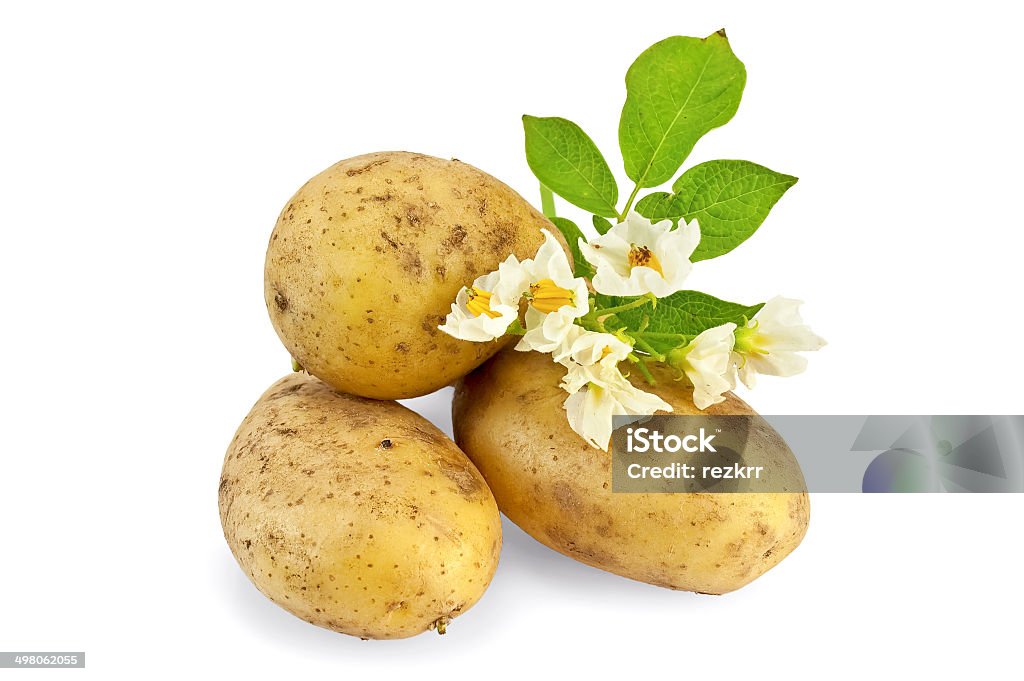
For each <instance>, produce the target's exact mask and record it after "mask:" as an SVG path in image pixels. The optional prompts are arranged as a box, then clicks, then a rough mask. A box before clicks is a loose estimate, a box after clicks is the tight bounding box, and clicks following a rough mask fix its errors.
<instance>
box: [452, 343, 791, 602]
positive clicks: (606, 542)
mask: <svg viewBox="0 0 1024 681" xmlns="http://www.w3.org/2000/svg"><path fill="white" fill-rule="evenodd" d="M623 368H624V369H625V368H626V367H623ZM563 373H564V369H563V368H562V367H561V366H559V365H558V364H555V363H554V362H552V361H551V358H550V357H548V356H546V355H543V354H540V353H536V352H529V353H520V352H515V351H514V350H512V349H508V350H504V351H502V352H501V353H499V354H498V355H497V356H495V357H494V358H493V359H491V360H490V361H489V362H488V363H487V364H485V365H483V366H482V367H480V368H479V369H477V370H476V371H475V372H473V373H472V374H470V375H469V376H467V377H466V378H465V379H463V381H462V382H460V384H459V385H458V386H457V387H456V393H455V401H454V403H453V405H452V414H453V420H454V426H455V440H456V442H457V443H458V444H459V446H460V447H461V448H462V449H463V451H465V452H466V454H467V455H468V456H469V457H470V458H471V459H472V460H473V462H474V463H475V464H476V465H477V468H479V469H480V472H481V473H483V475H484V478H485V479H486V480H487V483H488V485H489V486H490V488H491V491H492V492H493V493H494V496H495V498H496V499H497V500H498V507H499V508H500V509H501V510H502V512H503V513H504V514H505V515H507V516H508V517H509V519H510V520H512V521H513V522H515V523H516V524H517V525H519V526H520V527H521V528H523V530H525V531H526V532H527V533H529V534H530V535H532V536H533V537H534V538H536V539H537V540H538V541H540V542H542V543H543V544H545V545H547V546H549V547H550V548H552V549H555V550H556V551H559V552H561V553H564V554H565V555H567V556H570V557H572V558H575V559H576V560H579V561H581V562H583V563H586V564H588V565H593V566H594V567H598V568H601V569H603V570H608V571H609V572H614V573H616V574H619V575H623V576H625V577H630V578H632V579H637V580H640V581H642V582H648V583H650V584H656V585H658V586H664V587H668V588H671V589H683V590H687V591H698V592H701V593H710V594H721V593H726V592H728V591H733V590H734V589H738V588H740V587H741V586H743V585H745V584H747V583H749V582H750V581H752V580H754V579H756V578H757V577H759V576H760V575H762V574H764V573H765V572H766V571H768V570H769V569H770V568H772V567H773V566H775V565H777V564H778V563H779V561H781V560H782V559H783V558H785V557H786V555H788V554H789V553H790V552H791V551H792V550H793V549H795V548H796V546H797V545H798V544H799V543H800V540H801V539H803V536H804V533H805V532H806V531H807V523H808V519H809V512H810V506H809V502H808V498H807V494H806V493H804V492H802V491H801V492H796V493H733V494H625V493H618V494H613V493H612V492H611V454H610V453H606V452H603V451H601V450H598V449H594V448H592V447H590V446H589V445H588V444H587V443H586V442H585V441H584V440H583V439H582V438H581V437H580V436H578V435H577V434H576V433H575V432H573V431H572V430H571V429H570V428H569V424H568V422H567V421H566V418H565V411H564V409H563V408H562V403H563V402H564V401H565V398H566V396H567V395H566V393H565V392H564V391H563V390H562V389H561V388H559V385H558V384H559V381H560V379H561V378H562V375H563ZM632 373H633V376H632V377H631V380H632V381H633V383H634V384H635V385H637V386H638V387H640V388H642V389H645V390H649V391H652V392H656V393H657V394H658V395H660V396H661V397H662V398H663V399H664V400H665V401H666V402H668V403H669V404H671V405H672V407H673V409H674V413H676V414H698V413H704V414H713V415H719V414H752V415H755V416H756V414H755V412H754V411H753V410H752V409H750V407H749V406H747V404H746V403H744V402H743V401H742V400H740V399H738V398H737V397H735V396H733V395H731V394H730V395H729V397H728V399H727V400H726V401H725V402H723V403H721V404H718V405H715V406H714V407H712V408H711V409H708V410H706V411H705V412H699V411H698V410H697V409H696V408H695V407H694V406H693V403H692V401H691V396H690V395H691V390H690V388H689V387H688V386H686V385H684V382H676V381H673V380H672V376H671V375H670V374H665V373H657V374H656V377H657V378H658V379H659V380H658V386H657V388H651V387H650V386H648V385H646V383H644V382H643V379H642V378H640V376H639V372H636V371H634V372H632ZM744 456H745V460H746V461H747V462H749V463H752V464H754V465H760V463H761V462H771V468H770V469H769V470H772V471H773V474H781V473H783V472H785V473H786V474H787V476H788V479H790V480H793V481H794V484H793V486H792V489H801V490H802V489H803V475H802V473H801V472H800V469H799V465H798V464H797V462H796V460H795V459H794V458H793V455H792V452H790V450H789V448H788V447H787V446H786V444H785V442H784V441H783V440H782V438H781V437H780V436H779V435H778V434H777V433H776V432H775V431H774V430H773V429H772V428H771V426H769V425H768V424H767V423H766V422H764V420H763V419H761V418H760V417H757V418H756V419H755V422H754V424H753V425H752V427H751V430H750V434H749V439H748V446H747V449H746V450H745V453H744ZM787 488H788V487H787Z"/></svg>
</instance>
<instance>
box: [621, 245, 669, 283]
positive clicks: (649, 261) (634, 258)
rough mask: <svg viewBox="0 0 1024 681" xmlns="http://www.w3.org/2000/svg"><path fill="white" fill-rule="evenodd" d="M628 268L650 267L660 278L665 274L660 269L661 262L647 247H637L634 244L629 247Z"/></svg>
mask: <svg viewBox="0 0 1024 681" xmlns="http://www.w3.org/2000/svg"><path fill="white" fill-rule="evenodd" d="M629 266H630V268H633V267H650V268H651V269H652V270H654V271H655V272H657V273H658V274H660V275H661V276H663V277H664V276H665V272H664V271H663V270H662V269H661V261H660V260H658V256H656V255H654V253H653V252H651V249H649V248H647V246H637V245H636V244H632V245H631V246H630V249H629Z"/></svg>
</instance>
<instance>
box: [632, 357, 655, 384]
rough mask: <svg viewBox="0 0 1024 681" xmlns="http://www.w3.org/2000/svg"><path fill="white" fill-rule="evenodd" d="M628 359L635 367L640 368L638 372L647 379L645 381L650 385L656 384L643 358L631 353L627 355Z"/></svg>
mask: <svg viewBox="0 0 1024 681" xmlns="http://www.w3.org/2000/svg"><path fill="white" fill-rule="evenodd" d="M629 361H631V362H633V363H634V364H636V366H637V368H638V369H640V373H641V374H643V376H644V379H645V380H646V381H647V383H649V384H650V385H657V383H656V382H655V380H654V376H652V375H651V370H650V369H648V368H647V364H646V363H644V360H643V359H642V358H640V357H637V356H636V355H634V354H632V353H631V354H630V355H629Z"/></svg>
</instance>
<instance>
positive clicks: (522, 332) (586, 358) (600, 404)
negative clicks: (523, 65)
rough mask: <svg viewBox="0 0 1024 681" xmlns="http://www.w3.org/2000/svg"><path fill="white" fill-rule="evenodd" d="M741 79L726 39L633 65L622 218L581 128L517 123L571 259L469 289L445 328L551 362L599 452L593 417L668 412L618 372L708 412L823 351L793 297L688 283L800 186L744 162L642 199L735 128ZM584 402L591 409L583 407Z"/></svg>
mask: <svg viewBox="0 0 1024 681" xmlns="http://www.w3.org/2000/svg"><path fill="white" fill-rule="evenodd" d="M745 83H746V69H745V68H744V66H743V62H741V61H740V60H739V59H738V58H737V57H736V55H735V54H733V52H732V49H731V47H730V46H729V41H728V39H727V38H726V36H725V32H724V31H718V32H716V33H714V34H712V35H710V36H708V37H707V38H703V39H698V38H685V37H678V36H677V37H671V38H667V39H665V40H662V41H661V42H659V43H656V44H655V45H653V46H651V47H650V48H648V49H647V50H645V51H644V52H643V53H642V54H641V55H640V56H639V57H638V58H637V59H636V61H635V62H633V65H632V66H631V67H630V68H629V70H628V71H627V73H626V100H625V103H624V105H623V107H622V115H621V117H620V120H619V135H618V137H619V150H620V152H621V154H622V160H623V166H624V169H625V173H626V176H627V177H628V178H629V179H630V180H631V181H632V183H633V187H632V189H631V191H630V192H629V194H628V195H627V198H626V200H625V201H624V202H623V203H622V204H621V205H622V207H621V208H619V205H620V204H619V194H620V193H619V187H618V183H617V182H616V179H615V176H614V175H613V174H612V171H611V169H610V168H609V166H608V163H607V161H605V157H604V156H603V155H602V153H601V152H600V151H599V150H598V148H597V145H596V144H594V141H593V140H592V139H591V138H590V136H589V135H587V133H586V132H584V131H583V129H582V128H581V127H580V126H578V125H577V124H575V123H573V122H572V121H569V120H566V119H564V118H557V117H546V118H540V117H534V116H523V127H524V130H525V133H526V160H527V163H528V164H529V166H530V169H531V170H532V171H533V173H534V175H536V177H537V179H538V180H539V181H540V189H541V208H542V212H543V213H544V214H545V215H546V216H547V217H548V219H549V220H550V221H551V222H552V224H553V225H554V226H555V227H556V228H557V229H558V230H559V231H560V232H561V234H562V236H563V237H564V238H565V241H566V243H567V244H568V246H569V252H570V253H571V255H572V262H571V263H570V262H569V260H568V259H567V258H566V254H565V252H564V250H563V249H562V247H561V245H560V244H558V243H557V241H556V240H555V239H554V238H553V237H552V235H551V234H550V233H546V240H545V244H544V246H542V247H541V249H540V250H539V251H538V253H537V255H536V257H534V258H530V259H527V260H525V261H522V262H520V261H518V260H516V259H515V258H512V257H510V258H509V260H506V261H505V262H503V263H502V265H501V269H499V271H498V272H492V273H491V274H489V275H486V276H485V277H480V278H478V279H477V281H475V282H473V285H472V286H469V287H467V288H466V289H465V290H464V291H463V293H460V294H459V299H458V300H456V302H455V304H453V305H452V312H451V314H449V316H448V319H447V320H446V323H445V325H444V326H442V327H441V329H442V330H444V331H446V332H448V333H450V334H452V335H454V336H456V337H459V338H465V339H468V340H478V341H483V340H491V339H493V338H497V337H498V336H500V335H503V334H505V333H511V334H515V335H518V336H520V340H519V342H518V343H517V345H516V349H517V350H522V351H529V350H533V351H539V352H544V353H550V354H551V355H552V357H553V359H554V360H555V361H556V362H559V363H561V364H563V365H564V366H565V367H566V370H567V371H566V376H565V379H564V380H563V382H562V386H563V387H564V388H565V389H566V391H567V392H568V393H569V395H570V399H567V400H566V410H567V414H568V416H569V422H570V424H571V425H572V427H573V428H574V429H575V430H576V431H577V432H578V433H580V434H581V435H582V436H583V437H584V438H586V439H587V440H588V441H589V442H591V444H593V445H594V446H597V447H602V448H606V447H607V443H608V437H607V436H608V433H610V430H609V424H608V423H606V422H604V420H605V419H604V417H598V416H596V415H595V414H597V413H601V414H610V413H618V414H627V415H629V414H650V413H653V412H654V411H656V410H665V411H668V410H670V409H671V408H670V407H669V405H668V404H667V403H665V402H664V401H663V400H661V399H660V398H659V397H658V396H657V395H654V394H651V393H647V392H644V391H642V390H640V389H638V388H636V387H635V386H633V385H632V384H631V383H629V382H628V381H627V380H626V379H625V377H624V376H623V374H622V372H621V370H620V369H619V364H620V363H622V362H629V363H631V364H632V366H635V367H636V368H637V369H638V371H639V373H640V374H641V375H642V376H643V377H644V378H645V379H646V381H647V383H648V385H651V386H653V385H655V379H654V375H653V373H652V371H651V370H650V368H649V367H648V364H649V363H651V362H655V363H662V364H666V365H668V366H669V367H671V368H672V369H673V370H674V372H675V375H676V377H677V380H682V379H686V380H688V381H689V382H690V383H691V384H692V385H693V401H694V404H695V405H696V406H697V407H698V408H700V409H706V408H707V407H709V406H711V405H712V404H716V403H718V402H721V401H723V400H724V399H725V393H726V392H727V391H728V390H730V389H731V388H733V387H734V386H735V384H736V381H737V378H738V379H740V380H742V381H743V382H744V383H745V384H746V385H747V386H752V385H753V378H754V375H755V374H756V373H766V374H774V375H780V376H788V375H792V374H795V373H799V372H800V371H802V370H803V368H804V366H805V365H806V360H805V359H804V358H803V357H802V356H800V355H798V354H796V352H797V351H800V350H816V349H818V348H820V347H821V346H822V345H824V341H823V340H822V339H821V338H820V337H818V336H817V335H815V334H814V333H812V332H811V330H810V329H809V328H808V327H807V326H805V325H804V324H803V322H802V320H801V319H800V315H799V312H798V307H799V305H800V302H799V301H796V300H791V299H787V298H781V297H776V298H773V299H772V300H770V301H768V302H767V303H757V304H754V305H745V304H739V303H732V302H729V301H725V300H721V299H719V298H715V297H714V296H711V295H709V294H706V293H702V292H699V291H693V290H688V289H686V284H685V281H686V279H687V277H688V275H689V274H690V272H691V271H692V269H693V265H694V263H697V262H700V261H702V260H708V259H711V258H716V257H718V256H720V255H724V254H726V253H728V252H729V251H731V250H733V249H735V248H736V247H737V246H739V245H740V244H741V243H743V242H744V241H746V240H747V239H749V238H750V237H751V236H752V235H753V234H754V232H755V231H757V229H758V228H759V227H760V226H761V224H762V223H763V222H764V220H765V218H766V217H767V215H768V213H769V211H770V210H771V208H772V207H773V206H774V205H775V203H776V202H777V201H778V200H779V199H780V198H781V197H782V195H783V194H784V193H785V192H786V190H788V189H789V187H791V186H793V185H794V184H795V183H796V181H797V178H795V177H793V176H790V175H784V174H782V173H777V172H775V171H773V170H769V169H768V168H766V167H764V166H761V165H757V164H755V163H751V162H749V161H738V160H717V161H707V162H705V163H701V164H698V165H695V166H693V167H691V168H688V169H686V170H685V171H683V172H682V173H681V174H679V176H678V177H677V178H676V179H675V181H674V182H673V183H672V186H671V192H667V191H655V192H649V193H646V194H644V195H641V192H642V190H645V189H651V188H655V187H658V186H660V185H663V184H665V183H666V182H668V181H669V180H671V179H672V177H673V176H675V175H676V173H677V172H678V171H679V169H680V168H682V166H683V164H684V162H685V161H686V158H687V157H688V156H689V154H690V151H691V150H692V149H693V147H694V145H695V144H696V143H697V141H698V140H699V139H700V138H701V137H702V136H703V135H705V134H706V133H707V132H709V131H711V130H712V129H714V128H717V127H719V126H721V125H724V124H725V123H726V122H728V121H729V120H730V119H731V118H732V116H733V115H734V114H735V113H736V110H737V109H738V107H739V103H740V97H741V95H742V92H743V87H744V85H745ZM556 195H557V196H559V197H561V198H562V199H564V200H565V201H567V202H568V203H570V204H572V205H574V206H576V207H578V208H581V209H583V210H584V211H587V212H588V213H589V214H590V216H591V218H590V222H591V224H592V226H593V230H594V232H596V236H593V235H592V236H591V237H588V236H587V235H586V234H585V233H584V231H583V230H582V229H581V228H580V227H579V226H578V225H577V224H576V223H575V222H573V221H572V220H570V219H568V218H566V217H562V216H558V215H557V214H556V209H555V196H556ZM613 221H614V222H613ZM588 231H589V229H588ZM591 292H592V293H591ZM524 300H525V301H526V305H525V309H526V311H525V315H524V317H523V321H522V322H520V319H519V316H520V307H521V303H522V301H524ZM581 391H583V392H584V393H585V394H586V399H584V400H580V399H577V398H576V397H575V396H577V395H578V393H580V392H581ZM570 403H571V405H572V408H570ZM580 405H587V406H586V407H581V406H580Z"/></svg>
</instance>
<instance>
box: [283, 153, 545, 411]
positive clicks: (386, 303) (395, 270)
mask: <svg viewBox="0 0 1024 681" xmlns="http://www.w3.org/2000/svg"><path fill="white" fill-rule="evenodd" d="M545 227H546V228H547V229H549V230H551V231H552V232H553V233H556V234H557V230H556V229H555V228H554V227H553V226H552V225H551V223H549V222H548V221H547V219H546V218H544V216H543V215H541V214H540V213H539V212H538V211H536V210H535V209H534V208H533V207H531V206H530V204H528V203H527V202H526V201H525V200H524V199H523V198H522V197H521V196H519V195H518V194H517V193H516V192H514V191H513V190H512V189H510V188H509V187H507V186H506V185H504V184H502V183H501V182H499V181H498V180H496V179H495V178H493V177H491V176H490V175H488V174H486V173H484V172H482V171H480V170H477V169H476V168H474V167H473V166H470V165H466V164H465V163H462V162H460V161H456V160H452V161H445V160H442V159H439V158H434V157H432V156H424V155H423V154H412V153H407V152H383V153H376V154H367V155H365V156H357V157H355V158H350V159H348V160H346V161H341V162H340V163H337V164H336V165H334V166H332V167H330V168H328V169H327V170H325V171H324V172H322V173H320V174H319V175H317V176H316V177H314V178H313V179H312V180H310V181H309V182H307V183H306V184H305V185H304V186H303V187H302V188H301V189H299V191H298V193H297V194H295V196H293V197H292V199H291V200H290V201H289V202H288V204H287V206H286V207H285V209H284V210H283V211H282V212H281V215H280V217H279V218H278V220H277V226H276V227H275V228H274V232H273V235H272V236H271V238H270V246H269V248H268V249H267V258H266V266H265V286H264V292H265V298H266V304H267V309H268V310H269V312H270V318H271V321H272V322H273V324H274V328H275V329H276V330H277V334H278V336H280V338H281V340H282V341H283V342H284V345H285V347H287V348H288V351H289V352H290V353H291V354H292V356H293V357H294V358H295V359H296V361H297V362H298V363H299V364H301V365H302V367H303V368H305V369H306V370H307V371H309V372H310V373H311V374H313V375H315V376H318V377H320V378H321V379H323V380H324V381H325V382H327V383H328V384H330V385H331V386H333V387H334V388H336V389H338V390H341V391H343V392H347V393H351V394H354V395H361V396H363V397H373V398H377V399H400V398H406V397H415V396H418V395H425V394H427V393H430V392H433V391H435V390H437V389H438V388H442V387H444V386H446V385H448V384H450V383H451V382H452V381H454V380H455V379H457V378H459V377H461V376H463V375H465V374H467V373H469V371H471V370H472V369H473V368H475V367H476V366H478V365H480V364H481V363H482V362H483V361H484V360H486V359H487V358H488V357H490V356H491V355H492V354H494V353H495V352H496V351H497V350H498V349H500V348H501V347H502V346H503V345H504V344H506V343H507V339H503V340H501V341H496V342H493V343H470V342H467V341H461V340H456V339H454V338H452V337H450V336H448V335H446V334H444V333H442V332H441V331H439V330H438V329H437V327H438V325H440V324H442V323H443V322H444V318H445V315H447V313H448V311H449V310H450V309H451V304H452V301H454V300H455V296H456V294H457V293H458V292H459V290H460V289H461V288H462V287H464V286H467V285H470V284H472V282H473V280H474V279H476V278H477V277H478V276H480V275H482V274H486V273H488V272H491V271H493V270H495V269H497V267H498V263H499V262H500V261H502V260H504V259H505V258H506V257H507V256H508V255H510V254H514V255H516V256H517V257H519V258H520V259H524V258H528V257H532V256H533V255H534V254H535V253H536V251H537V249H538V248H539V247H540V245H541V243H543V236H542V235H541V232H540V230H541V228H545Z"/></svg>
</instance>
